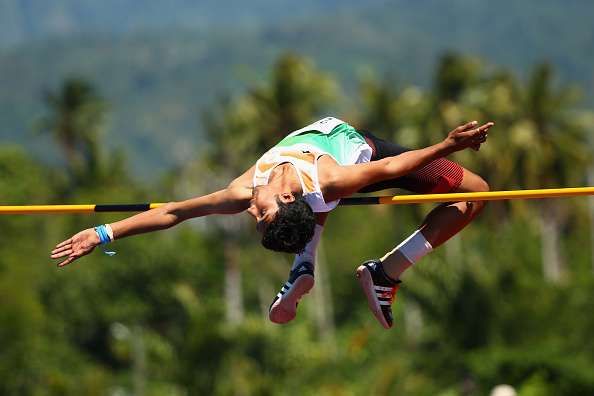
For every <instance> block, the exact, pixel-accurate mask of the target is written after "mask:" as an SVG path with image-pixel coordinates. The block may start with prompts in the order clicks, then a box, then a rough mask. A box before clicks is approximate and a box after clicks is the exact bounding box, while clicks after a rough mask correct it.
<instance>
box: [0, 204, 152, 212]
mask: <svg viewBox="0 0 594 396" xmlns="http://www.w3.org/2000/svg"><path fill="white" fill-rule="evenodd" d="M161 205H164V204H163V203H146V204H122V205H119V204H115V205H95V204H87V205H23V206H0V215H3V214H5V215H8V214H55V213H96V212H97V213H98V212H142V211H145V210H149V209H154V208H158V207H159V206H161Z"/></svg>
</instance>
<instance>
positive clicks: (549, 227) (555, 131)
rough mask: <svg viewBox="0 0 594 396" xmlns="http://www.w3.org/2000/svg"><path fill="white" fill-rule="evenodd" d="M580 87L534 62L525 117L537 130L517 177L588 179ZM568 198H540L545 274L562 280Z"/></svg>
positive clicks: (547, 182) (531, 183)
mask: <svg viewBox="0 0 594 396" xmlns="http://www.w3.org/2000/svg"><path fill="white" fill-rule="evenodd" d="M576 101H577V93H576V91H575V90H573V89H570V88H567V87H560V88H557V87H556V86H555V84H554V73H553V69H552V68H551V66H550V65H549V64H546V63H544V64H540V65H538V66H536V67H535V69H534V70H533V71H532V74H531V76H530V80H529V82H528V85H527V87H526V91H525V96H524V103H523V110H524V118H525V119H526V120H527V121H528V122H529V128H530V129H532V140H531V142H530V144H528V145H526V146H525V147H523V148H522V149H521V150H520V151H521V155H520V157H519V163H518V165H519V166H518V171H519V172H518V177H519V178H521V179H522V180H521V181H522V182H523V183H522V184H523V185H524V186H525V187H539V188H546V187H564V186H575V185H580V184H581V183H583V181H584V180H585V177H586V172H585V169H587V167H588V165H589V163H590V162H591V154H590V153H589V150H588V142H587V136H586V130H585V129H584V128H583V126H582V125H581V124H580V123H579V122H577V121H578V120H576V118H575V116H574V114H573V113H572V107H573V106H574V105H575V103H576ZM566 205H567V202H560V201H555V200H550V201H543V202H541V203H539V208H540V229H541V237H542V244H541V246H542V260H543V272H544V275H545V278H546V279H548V280H551V281H555V282H556V281H559V280H560V279H561V278H562V276H563V274H564V272H565V270H566V269H565V263H564V261H563V255H562V254H561V248H560V230H561V228H562V227H563V226H564V225H565V223H566V222H567V219H568V210H567V206H566Z"/></svg>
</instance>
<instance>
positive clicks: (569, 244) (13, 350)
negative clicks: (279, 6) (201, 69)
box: [0, 55, 594, 396]
mask: <svg viewBox="0 0 594 396" xmlns="http://www.w3.org/2000/svg"><path fill="white" fill-rule="evenodd" d="M267 74H268V75H269V77H267V78H266V79H264V80H262V81H259V82H258V84H253V85H250V86H249V87H248V88H247V90H246V93H244V94H241V95H238V96H237V97H236V98H235V99H234V100H232V101H230V102H227V103H226V104H224V105H219V106H217V107H216V109H213V111H211V112H209V117H208V118H207V119H206V120H205V121H207V122H205V124H204V125H205V133H204V135H203V136H204V141H203V142H204V144H202V145H201V146H199V147H196V150H197V151H198V152H199V154H200V155H196V156H195V158H194V159H193V160H192V161H189V162H188V163H186V164H184V165H183V166H181V167H180V168H178V169H176V171H175V172H172V173H171V174H170V175H169V177H168V178H167V179H162V180H155V181H153V183H151V184H150V185H149V184H146V183H142V182H141V181H140V180H139V179H138V178H137V177H134V176H133V175H131V174H130V171H129V169H128V167H126V158H125V156H123V155H122V154H121V153H120V154H119V155H118V154H117V153H116V152H114V150H111V149H109V148H108V147H106V141H105V138H104V136H102V135H101V130H102V127H103V126H104V124H105V123H106V122H107V121H108V118H109V114H110V112H112V111H115V110H116V109H117V105H116V104H114V103H110V102H109V101H107V100H106V99H105V98H103V97H101V95H100V94H99V93H98V90H97V89H96V87H95V86H93V84H90V83H89V82H88V81H85V80H80V79H67V80H65V81H63V82H62V83H60V84H57V86H56V88H55V89H52V90H51V91H50V93H49V94H48V97H47V104H46V105H45V107H44V109H43V110H44V111H43V113H44V114H45V117H43V118H42V119H41V120H40V127H42V128H41V130H42V131H43V133H44V136H46V137H47V138H48V140H50V141H51V142H53V144H55V145H56V147H58V148H59V150H60V154H61V155H62V157H63V158H64V166H62V167H59V168H58V167H48V166H46V165H45V162H44V161H42V160H40V159H39V158H36V157H34V156H31V155H30V154H28V153H27V152H26V151H25V150H24V149H23V148H21V147H14V146H10V145H5V144H3V145H1V146H0V176H1V177H0V197H1V198H2V203H3V204H9V205H10V204H17V205H18V204H24V203H62V202H105V201H107V200H114V199H116V198H117V200H119V201H122V202H135V201H142V200H145V199H146V198H147V197H157V199H161V198H163V199H167V200H169V199H173V200H177V199H182V198H187V197H190V196H196V195H201V194H205V193H207V192H211V191H213V190H214V189H216V188H218V187H221V186H224V185H225V183H226V182H227V181H229V180H230V179H231V178H233V176H236V175H237V174H238V173H239V172H241V171H242V170H243V169H245V168H247V167H248V166H250V165H251V164H252V163H253V162H254V160H255V159H256V158H258V156H259V155H260V154H261V153H262V151H263V150H265V149H266V147H268V146H270V144H272V143H273V142H275V141H276V140H278V138H279V134H280V133H281V131H282V130H284V129H296V128H298V127H300V126H302V125H303V124H305V123H307V122H309V121H311V120H312V119H314V118H315V116H316V114H318V113H325V112H329V111H331V109H333V108H336V107H341V106H343V105H341V102H342V101H343V100H344V99H345V98H344V97H343V96H341V95H340V93H339V91H338V89H337V86H338V84H337V82H336V79H335V77H334V76H333V75H331V74H328V73H323V72H322V71H321V70H320V69H318V68H315V67H313V66H312V65H311V63H310V62H309V61H308V60H307V59H303V58H299V57H295V56H284V57H281V58H279V59H278V60H276V61H275V62H274V66H273V67H272V68H271V69H270V70H267ZM432 80H433V81H435V84H434V85H433V87H432V88H431V89H419V88H417V87H410V86H408V87H404V88H400V89H399V88H394V87H392V86H388V85H386V84H383V83H382V82H381V81H378V80H376V81H373V80H367V81H366V82H365V84H363V85H362V87H361V89H360V90H358V91H357V96H358V97H360V98H361V101H360V106H358V107H357V108H356V109H353V111H349V112H345V113H344V116H345V118H346V119H348V120H349V121H350V122H352V123H353V124H354V125H357V126H358V127H360V128H362V129H363V128H367V129H371V130H374V131H375V132H376V133H377V134H378V135H380V136H382V137H384V138H387V139H390V140H397V141H400V142H402V143H405V144H410V145H413V146H422V145H427V144H430V143H436V142H439V141H441V140H442V139H443V138H444V136H445V134H446V133H447V132H448V131H449V130H451V129H452V128H454V127H455V126H457V125H459V124H461V123H462V122H464V121H466V120H468V119H478V120H493V121H495V122H496V126H495V127H494V128H492V130H491V131H490V132H489V139H488V141H487V143H486V144H484V145H483V146H482V147H481V149H480V151H478V152H477V151H472V150H466V151H464V152H461V153H458V154H456V155H455V156H452V157H451V158H453V159H455V160H457V161H458V162H460V163H461V164H463V165H464V166H466V167H467V168H470V169H472V170H473V171H475V172H477V173H479V174H480V175H482V176H483V177H484V178H485V179H486V180H488V181H489V183H490V185H491V188H493V189H500V188H502V187H505V188H514V189H515V188H534V187H554V186H578V185H583V184H584V183H586V178H587V169H588V168H589V167H590V166H591V164H592V150H591V149H590V148H589V147H588V145H587V144H586V142H587V139H588V138H589V135H590V134H591V125H592V124H593V119H594V115H593V114H592V112H584V111H581V110H580V109H579V107H577V103H576V101H575V97H574V96H573V94H572V90H571V89H570V88H569V87H568V86H567V85H565V84H560V83H559V81H558V79H556V77H555V73H554V70H553V69H552V68H551V67H550V66H548V65H547V64H540V65H537V66H535V67H533V68H531V70H530V72H529V76H528V78H527V79H526V81H522V80H520V79H519V78H518V77H517V75H515V74H506V73H501V72H497V71H493V70H492V69H491V68H490V67H488V65H487V66H481V65H480V64H478V63H477V62H476V61H475V60H474V59H473V58H467V57H463V56H451V55H450V56H446V57H443V58H441V59H440V61H439V62H438V64H437V66H436V67H435V70H434V72H433V73H432ZM314 93H315V94H314ZM587 203H588V201H587V198H586V197H576V198H569V199H557V200H548V201H547V200H541V201H512V202H491V203H489V205H488V206H487V208H486V210H485V211H484V213H483V214H482V215H481V216H480V218H478V219H477V220H475V221H474V222H473V223H472V224H471V225H470V226H469V227H468V228H467V229H465V230H464V231H463V232H462V233H461V234H460V235H458V236H456V237H455V238H454V239H453V240H451V241H449V242H448V243H446V244H445V246H443V247H440V248H438V249H436V251H434V252H432V253H431V254H430V255H428V256H427V257H425V258H423V259H422V260H421V261H420V262H417V263H416V264H415V265H414V266H413V267H412V268H410V269H409V270H407V272H406V273H405V274H404V276H403V278H402V279H403V284H402V287H401V288H400V290H399V292H398V298H397V300H396V303H395V306H394V312H395V326H394V328H392V329H391V330H389V331H386V330H385V329H384V328H383V327H381V326H380V325H379V324H378V323H377V321H376V320H375V318H374V317H373V315H372V314H371V313H370V311H369V309H368V307H367V302H366V301H365V297H364V295H363V293H362V292H361V290H360V289H359V286H358V284H357V282H356V280H355V277H354V276H353V275H354V270H355V268H356V267H357V266H358V265H359V264H360V263H361V262H362V261H363V260H366V259H369V258H375V257H380V256H381V255H382V254H383V253H385V252H386V251H388V250H390V249H392V248H393V247H394V245H395V244H397V243H398V242H399V241H401V240H403V239H404V238H405V237H406V236H407V235H409V234H410V232H412V231H413V230H415V229H416V228H417V227H418V226H419V224H420V222H421V219H422V218H423V216H424V215H425V214H427V213H428V212H429V210H430V209H431V208H432V206H431V205H408V206H397V207H394V206H388V205H377V206H367V207H364V206H359V207H340V208H338V209H336V210H335V211H333V212H332V213H331V215H330V216H329V220H328V222H327V224H326V226H325V231H324V235H323V237H322V242H321V247H320V249H319V250H318V262H317V265H316V285H315V287H314V289H313V290H312V293H311V294H310V295H307V296H305V297H304V298H303V299H302V301H301V302H300V303H299V308H298V316H297V318H296V319H295V320H294V321H292V322H290V323H289V324H286V325H283V326H280V325H273V324H272V323H270V322H269V321H268V319H267V313H268V306H269V304H270V302H271V301H272V299H273V298H274V296H275V295H276V293H278V291H279V289H280V287H281V286H282V285H283V284H285V281H286V279H287V273H288V271H289V268H290V263H291V262H292V257H290V256H285V255H281V254H274V253H272V252H269V251H266V250H265V249H263V248H262V247H260V246H259V235H258V234H256V233H255V232H254V224H253V222H252V220H251V218H249V216H248V215H247V214H245V213H244V214H238V215H236V216H233V217H224V216H217V217H208V218H206V219H205V218H201V219H193V220H189V221H187V222H185V223H184V224H181V225H178V226H177V227H175V228H173V229H169V230H163V231H161V232H155V233H151V234H146V235H142V236H134V237H131V238H125V239H121V240H117V241H116V242H115V243H114V244H113V245H110V246H109V248H110V250H112V249H113V250H115V251H117V254H116V255H115V256H112V257H109V256H107V255H105V254H103V253H102V251H101V249H96V251H95V252H93V253H92V254H91V255H89V256H86V257H83V258H81V259H80V260H77V261H76V262H74V263H72V264H70V265H69V266H67V267H64V268H61V269H57V268H55V266H54V265H53V264H54V263H52V262H51V260H50V259H49V257H48V256H49V251H50V250H51V249H52V248H53V246H55V245H56V244H57V243H58V242H60V241H62V240H65V239H66V238H69V237H70V236H71V235H73V234H74V233H76V232H78V231H80V230H82V229H86V228H88V227H91V226H92V225H96V224H103V223H106V222H109V223H112V222H114V221H116V220H118V219H121V218H122V217H123V216H121V215H115V214H106V213H96V214H94V215H88V216H86V215H57V216H0V231H1V233H2V238H0V300H1V301H2V304H0V339H1V340H3V343H2V349H0V394H2V395H9V396H12V395H19V396H20V395H51V396H54V395H55V396H64V395H66V396H70V395H72V396H78V395H81V394H84V395H105V394H112V395H130V394H135V395H146V396H161V395H172V396H187V395H225V396H226V395H238V394H239V395H289V396H290V395H296V396H301V395H321V396H331V395H332V396H334V395H354V396H359V395H361V396H368V395H378V396H392V395H403V396H407V395H411V396H417V395H437V396H482V395H488V394H489V393H490V391H491V389H493V387H494V386H495V385H498V384H502V383H506V384H510V385H513V386H514V387H515V388H516V389H517V391H518V395H519V396H535V395H538V396H558V395H563V396H564V395H568V396H573V395H592V394H594V341H593V339H592V334H593V333H594V316H593V315H592V314H591V312H593V311H594V298H593V292H592V291H593V290H594V260H593V258H594V255H593V253H592V252H593V249H592V239H591V238H592V232H593V230H594V211H593V209H594V208H593V207H588V204H587Z"/></svg>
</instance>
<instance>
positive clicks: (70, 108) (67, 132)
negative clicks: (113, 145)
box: [38, 78, 107, 184]
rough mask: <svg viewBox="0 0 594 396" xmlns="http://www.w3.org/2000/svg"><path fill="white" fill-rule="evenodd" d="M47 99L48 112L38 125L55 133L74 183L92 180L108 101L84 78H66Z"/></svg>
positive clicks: (97, 167) (49, 93)
mask: <svg viewBox="0 0 594 396" xmlns="http://www.w3.org/2000/svg"><path fill="white" fill-rule="evenodd" d="M44 101H45V104H46V106H47V108H48V114H47V115H46V116H44V117H42V118H41V119H40V120H39V125H38V128H39V130H40V131H41V132H44V133H50V134H52V135H53V137H54V139H55V140H56V142H57V143H58V145H59V146H60V148H61V149H62V152H63V153H64V157H65V159H66V163H67V166H68V171H69V173H70V175H71V179H72V180H71V183H72V184H78V183H83V182H84V181H85V180H92V179H93V177H94V176H98V174H99V172H100V163H99V160H100V159H99V149H98V143H97V139H98V136H99V133H100V131H101V130H102V128H103V127H104V125H105V116H106V111H107V106H106V103H105V101H104V100H103V99H102V98H101V97H100V96H99V94H98V93H97V91H96V90H95V88H94V87H93V86H92V85H91V83H89V82H88V81H87V80H84V79H82V78H69V79H67V80H65V81H64V82H63V83H62V85H61V86H60V88H59V89H58V90H56V91H48V92H46V93H45V95H44Z"/></svg>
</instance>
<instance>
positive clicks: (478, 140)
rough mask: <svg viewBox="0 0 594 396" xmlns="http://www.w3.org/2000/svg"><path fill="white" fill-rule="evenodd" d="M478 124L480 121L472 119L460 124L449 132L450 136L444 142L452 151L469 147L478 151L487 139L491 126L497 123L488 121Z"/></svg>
mask: <svg viewBox="0 0 594 396" xmlns="http://www.w3.org/2000/svg"><path fill="white" fill-rule="evenodd" d="M477 125H478V122H476V121H472V122H469V123H467V124H464V125H461V126H459V127H458V128H456V129H454V130H453V131H451V132H450V133H448V137H447V138H446V139H445V140H444V143H445V144H446V145H447V146H448V147H449V148H450V150H452V152H454V151H459V150H463V149H465V148H468V147H471V148H472V149H473V150H475V151H478V150H479V149H480V147H481V144H483V143H485V142H486V141H487V136H488V132H489V128H491V127H492V126H493V125H495V123H494V122H487V123H486V124H483V125H481V126H479V127H477Z"/></svg>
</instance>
